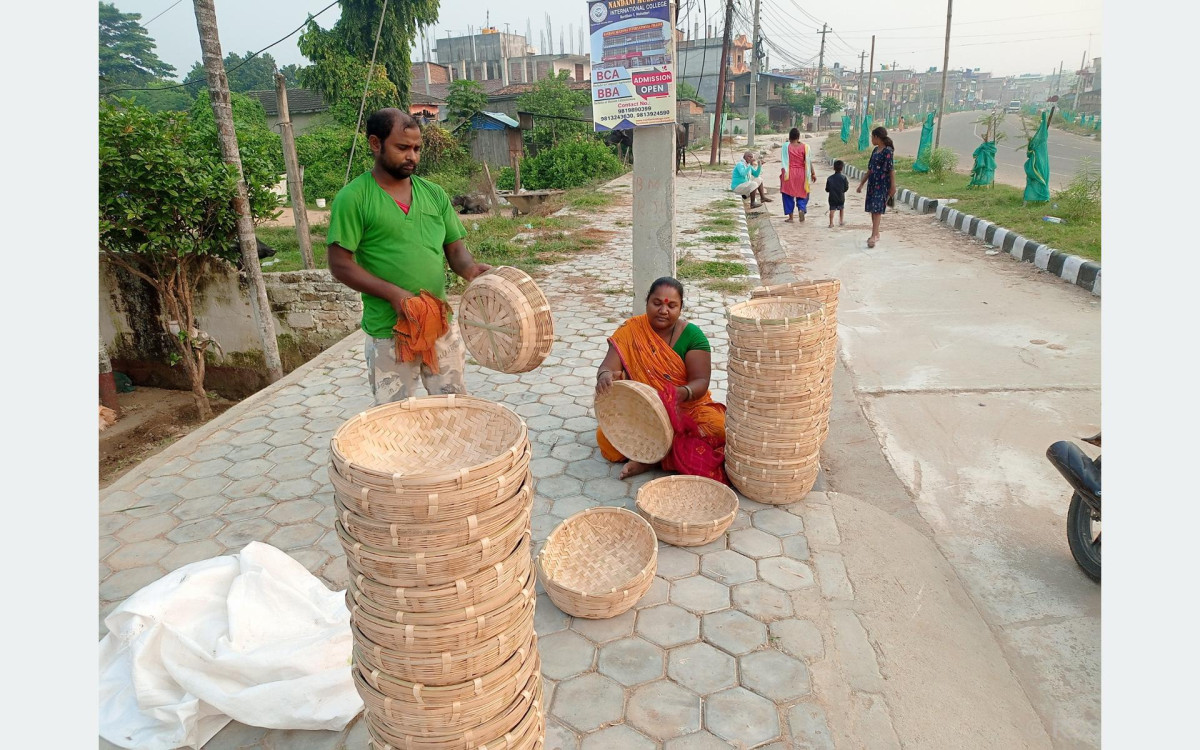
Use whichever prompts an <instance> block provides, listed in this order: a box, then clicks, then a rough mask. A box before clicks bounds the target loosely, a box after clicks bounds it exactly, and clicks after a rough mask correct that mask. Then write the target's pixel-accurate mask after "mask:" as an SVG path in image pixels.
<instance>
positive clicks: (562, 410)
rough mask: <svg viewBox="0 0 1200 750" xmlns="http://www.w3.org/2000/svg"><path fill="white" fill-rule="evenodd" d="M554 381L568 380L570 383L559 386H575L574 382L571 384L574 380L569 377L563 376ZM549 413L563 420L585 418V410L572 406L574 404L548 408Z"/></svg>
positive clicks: (575, 405)
mask: <svg viewBox="0 0 1200 750" xmlns="http://www.w3.org/2000/svg"><path fill="white" fill-rule="evenodd" d="M555 380H570V381H572V382H570V383H562V384H561V385H563V386H568V385H577V384H576V383H575V382H573V381H574V380H575V378H574V377H573V376H570V375H563V376H561V377H560V378H555ZM550 413H551V414H553V415H554V416H556V417H562V418H563V419H574V418H575V417H582V416H586V415H587V409H585V408H583V407H582V406H580V405H579V404H574V403H571V404H559V405H558V406H552V407H550Z"/></svg>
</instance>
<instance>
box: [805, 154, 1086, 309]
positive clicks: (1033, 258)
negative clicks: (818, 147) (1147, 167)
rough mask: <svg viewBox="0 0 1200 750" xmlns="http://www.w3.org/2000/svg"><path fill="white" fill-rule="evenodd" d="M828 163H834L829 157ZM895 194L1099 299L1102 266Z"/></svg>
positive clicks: (852, 171) (852, 170)
mask: <svg viewBox="0 0 1200 750" xmlns="http://www.w3.org/2000/svg"><path fill="white" fill-rule="evenodd" d="M825 161H826V162H827V163H829V164H832V163H833V162H832V160H830V159H829V158H828V157H826V159H825ZM845 172H846V174H847V175H850V176H851V177H854V178H855V179H861V178H862V176H863V174H865V173H864V171H863V170H861V169H859V168H858V167H854V166H851V165H849V164H847V165H846V166H845ZM896 194H897V196H899V198H900V200H901V201H902V202H904V203H905V204H907V205H909V206H911V207H912V208H913V209H914V210H916V211H917V213H922V214H929V213H931V214H934V216H935V218H936V219H937V220H938V221H940V222H941V223H943V224H945V225H946V226H948V227H950V228H951V229H954V230H956V231H959V232H962V233H963V234H968V235H971V236H972V237H975V238H976V239H979V240H982V241H983V242H986V243H987V244H989V245H991V246H992V247H994V248H997V249H999V250H1000V251H1001V252H1004V253H1007V254H1009V255H1011V256H1012V257H1013V258H1015V259H1017V260H1019V261H1022V262H1024V263H1032V264H1034V265H1035V266H1037V267H1038V268H1040V269H1042V270H1043V271H1046V272H1047V273H1052V274H1054V275H1055V276H1057V277H1059V278H1060V279H1062V280H1063V281H1065V282H1067V283H1068V284H1074V285H1075V286H1080V287H1083V288H1084V289H1086V290H1088V291H1089V292H1091V293H1092V294H1094V295H1096V296H1097V297H1099V296H1100V264H1099V263H1097V262H1095V261H1092V260H1087V259H1086V258H1081V257H1079V256H1078V255H1071V254H1070V253H1064V252H1062V251H1061V250H1055V249H1054V248H1052V247H1050V246H1049V245H1043V244H1042V243H1040V242H1037V241H1036V240H1028V239H1025V238H1024V237H1022V236H1021V235H1019V234H1017V233H1016V232H1014V231H1013V230H1011V229H1005V228H1004V227H1001V226H998V225H996V224H993V223H992V222H990V221H988V220H987V219H981V218H980V217H978V216H971V215H970V214H965V213H963V212H962V211H959V210H957V209H954V208H951V207H950V206H948V205H942V204H941V203H940V202H939V201H938V199H936V198H925V197H922V196H920V195H917V194H916V193H914V192H913V191H911V190H907V189H901V190H898V191H897V192H896Z"/></svg>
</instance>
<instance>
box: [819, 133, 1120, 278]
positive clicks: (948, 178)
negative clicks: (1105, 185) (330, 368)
mask: <svg viewBox="0 0 1200 750" xmlns="http://www.w3.org/2000/svg"><path fill="white" fill-rule="evenodd" d="M939 150H940V149H939ZM825 153H826V154H827V155H828V156H829V157H830V158H832V159H842V160H843V161H845V162H846V163H847V164H853V165H854V166H856V167H859V168H860V169H866V167H867V161H868V160H869V158H870V151H861V152H860V151H858V150H857V149H856V148H855V146H854V139H851V142H850V143H842V141H841V138H839V137H838V136H836V135H833V136H830V137H829V138H828V139H826V141H825ZM912 164H913V160H912V159H910V158H906V157H899V156H898V157H896V182H897V184H898V186H899V187H901V188H907V189H909V190H912V191H913V192H914V193H917V194H919V195H923V196H925V197H926V198H953V199H956V200H957V202H956V203H955V204H953V205H954V208H955V209H956V210H958V211H962V212H964V213H968V214H971V215H972V216H979V217H982V218H984V219H987V220H988V221H990V222H992V223H994V224H997V225H999V226H1002V227H1005V228H1006V229H1011V230H1013V231H1014V232H1017V233H1018V234H1020V235H1022V236H1023V237H1027V238H1029V239H1032V240H1036V241H1038V242H1041V243H1044V244H1047V245H1049V246H1050V247H1053V248H1055V249H1056V250H1061V251H1063V252H1066V253H1073V254H1075V255H1079V256H1082V257H1084V258H1088V259H1090V260H1095V261H1099V260H1100V245H1101V238H1100V195H1101V189H1100V188H1101V185H1100V171H1099V169H1096V168H1094V167H1092V166H1089V165H1085V166H1084V168H1083V169H1081V170H1080V172H1079V173H1078V174H1077V175H1076V176H1075V178H1074V180H1073V181H1072V182H1071V184H1070V185H1069V186H1068V187H1066V188H1064V189H1062V190H1059V191H1057V192H1055V193H1053V194H1052V195H1051V198H1050V202H1049V203H1031V204H1026V203H1025V201H1024V191H1023V190H1021V189H1020V188H1016V187H1013V186H1011V185H1003V184H1000V183H996V184H995V185H993V186H991V187H986V188H979V187H968V183H969V182H970V180H971V175H970V174H969V173H963V172H959V171H951V170H950V169H943V170H942V172H943V174H942V176H941V177H940V178H939V177H938V175H936V174H935V173H934V172H933V171H930V172H928V173H925V174H921V173H919V172H914V171H912ZM855 187H856V185H853V184H852V185H851V189H852V190H853V188H855ZM1047 215H1049V216H1055V217H1058V218H1060V219H1064V220H1066V223H1065V224H1054V223H1051V222H1047V221H1043V220H1042V217H1043V216H1047Z"/></svg>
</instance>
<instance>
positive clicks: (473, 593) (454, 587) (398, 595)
mask: <svg viewBox="0 0 1200 750" xmlns="http://www.w3.org/2000/svg"><path fill="white" fill-rule="evenodd" d="M530 544H531V542H530V538H529V530H528V529H526V530H525V531H524V532H523V534H522V536H521V539H520V541H519V542H518V543H517V544H516V546H515V548H514V549H513V550H511V551H510V553H509V555H508V556H507V557H505V558H504V559H503V560H501V561H500V562H498V563H496V564H494V565H492V566H491V567H488V568H484V569H483V570H479V571H477V572H475V573H472V574H470V575H468V576H464V577H462V578H459V579H457V580H455V581H452V582H450V583H446V584H441V585H437V586H419V587H409V588H404V587H395V586H389V585H387V584H385V583H379V582H378V581H375V580H373V579H371V578H369V577H368V576H367V574H366V572H365V571H363V570H362V569H360V568H359V567H358V566H357V565H355V563H354V558H352V557H347V558H346V565H347V567H348V568H349V570H350V582H351V583H352V584H354V587H355V589H356V590H358V591H361V592H362V593H364V594H366V595H367V596H369V597H370V598H371V600H372V601H374V602H376V603H378V604H379V605H380V606H381V607H386V608H387V609H389V610H395V611H401V610H403V611H405V612H412V613H414V615H431V616H446V617H449V618H450V619H451V620H453V619H454V618H456V617H458V616H459V615H462V616H474V615H473V614H468V613H467V611H466V608H467V607H472V608H480V609H482V608H484V607H485V606H486V605H487V603H488V602H491V601H493V600H495V599H497V598H501V597H512V596H516V595H517V593H518V592H519V591H520V590H521V589H522V588H524V583H523V582H524V580H525V578H526V577H527V576H528V574H529V571H530V570H532V568H533V558H532V556H531V555H530V550H529V547H530Z"/></svg>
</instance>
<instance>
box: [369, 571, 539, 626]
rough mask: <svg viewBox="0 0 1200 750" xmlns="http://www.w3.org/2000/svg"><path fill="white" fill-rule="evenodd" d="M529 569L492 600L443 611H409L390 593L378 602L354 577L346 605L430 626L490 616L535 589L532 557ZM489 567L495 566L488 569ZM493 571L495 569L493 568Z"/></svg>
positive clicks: (387, 619) (398, 621) (393, 620)
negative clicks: (528, 590)
mask: <svg viewBox="0 0 1200 750" xmlns="http://www.w3.org/2000/svg"><path fill="white" fill-rule="evenodd" d="M526 568H527V569H526V570H525V571H523V573H522V575H521V576H520V577H519V578H514V579H513V580H512V582H511V584H510V585H508V586H505V587H504V588H503V589H501V590H498V591H497V592H496V594H495V595H494V596H492V597H490V598H489V599H487V600H485V601H482V602H480V603H479V604H477V605H476V604H468V605H465V606H460V607H453V608H450V609H446V610H443V611H441V612H409V611H407V610H405V609H397V608H396V607H395V602H394V601H393V600H392V599H391V597H390V596H389V597H388V600H389V602H388V603H386V604H385V603H383V602H378V601H376V600H375V599H372V598H371V596H370V595H368V594H367V593H366V592H364V591H363V590H362V588H361V587H360V585H359V584H358V583H357V582H356V580H355V579H356V578H357V577H358V576H353V577H351V578H350V581H349V582H348V584H347V586H346V606H347V608H350V609H353V608H354V607H355V606H358V607H361V608H362V610H363V611H364V612H366V613H367V614H369V615H371V617H373V618H375V619H377V620H381V621H383V622H387V623H391V624H396V625H418V626H429V625H444V624H457V623H460V622H464V621H467V620H474V619H476V618H478V617H487V616H490V615H491V614H492V613H494V612H496V611H497V610H499V609H501V608H502V607H505V606H507V605H508V604H509V603H510V602H512V601H514V600H516V599H518V598H519V597H521V596H522V595H523V594H524V592H525V590H526V589H533V587H534V584H535V583H536V578H535V576H534V573H533V564H532V560H530V562H529V564H528V565H527V566H526ZM489 570H493V569H491V568H489ZM493 572H495V571H494V570H493Z"/></svg>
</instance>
